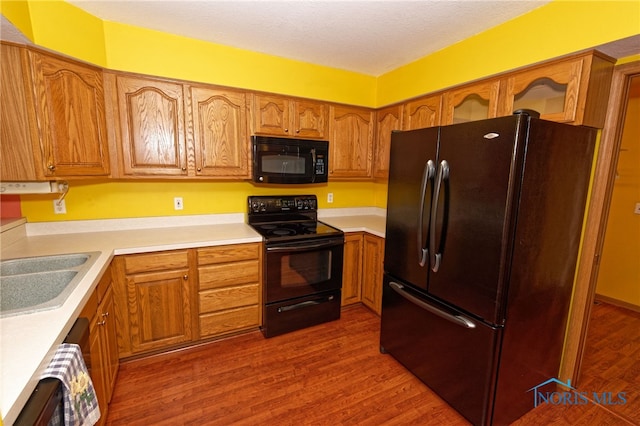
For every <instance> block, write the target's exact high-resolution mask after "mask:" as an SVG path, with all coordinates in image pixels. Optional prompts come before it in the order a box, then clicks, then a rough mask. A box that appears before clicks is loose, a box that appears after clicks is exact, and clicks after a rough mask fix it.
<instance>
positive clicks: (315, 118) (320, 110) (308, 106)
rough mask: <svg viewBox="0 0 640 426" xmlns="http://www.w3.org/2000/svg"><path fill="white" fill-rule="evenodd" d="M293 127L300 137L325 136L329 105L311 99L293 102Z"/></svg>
mask: <svg viewBox="0 0 640 426" xmlns="http://www.w3.org/2000/svg"><path fill="white" fill-rule="evenodd" d="M292 117H293V123H292V126H293V129H294V131H295V136H297V137H301V138H315V139H324V138H326V136H327V124H328V121H329V107H328V105H327V104H323V103H320V102H312V101H295V102H293V114H292Z"/></svg>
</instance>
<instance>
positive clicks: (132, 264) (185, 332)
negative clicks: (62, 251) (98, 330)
mask: <svg viewBox="0 0 640 426" xmlns="http://www.w3.org/2000/svg"><path fill="white" fill-rule="evenodd" d="M113 264H114V280H115V286H114V293H115V297H116V301H117V302H116V303H117V319H118V348H119V356H120V358H128V357H132V356H137V355H141V354H146V353H152V352H161V351H163V350H167V349H171V348H176V347H180V346H185V345H189V344H192V343H193V342H197V341H198V340H200V339H208V338H212V337H217V336H220V335H224V334H229V333H232V332H238V331H242V330H248V329H251V328H257V327H258V326H259V325H260V318H261V312H260V306H261V305H260V298H261V296H260V295H261V282H262V244H261V243H249V244H232V245H221V246H214V247H204V248H199V249H186V250H171V251H164V252H156V253H144V254H134V255H126V256H117V257H116V258H115V259H114V263H113Z"/></svg>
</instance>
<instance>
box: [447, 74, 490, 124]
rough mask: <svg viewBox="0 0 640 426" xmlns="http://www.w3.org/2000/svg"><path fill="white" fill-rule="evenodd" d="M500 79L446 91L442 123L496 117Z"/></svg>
mask: <svg viewBox="0 0 640 426" xmlns="http://www.w3.org/2000/svg"><path fill="white" fill-rule="evenodd" d="M499 91H500V80H488V81H481V82H478V83H474V84H471V85H466V86H462V87H459V88H456V89H452V90H448V91H447V92H445V94H444V95H443V96H444V101H443V107H442V109H443V112H442V114H443V117H442V121H443V122H442V124H444V125H447V124H457V123H465V122H468V121H476V120H484V119H487V118H494V117H497V115H498V95H499Z"/></svg>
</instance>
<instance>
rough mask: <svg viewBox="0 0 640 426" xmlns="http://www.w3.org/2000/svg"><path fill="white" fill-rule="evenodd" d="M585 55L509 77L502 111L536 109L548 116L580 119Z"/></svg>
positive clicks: (569, 120)
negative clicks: (579, 95) (579, 110)
mask: <svg viewBox="0 0 640 426" xmlns="http://www.w3.org/2000/svg"><path fill="white" fill-rule="evenodd" d="M581 73H582V59H577V60H574V61H571V62H563V63H559V64H554V65H551V66H547V67H544V68H537V69H532V70H530V71H526V72H520V73H518V74H516V75H513V76H511V77H509V78H507V79H506V81H505V84H504V87H503V88H504V97H503V102H502V108H501V112H500V115H510V114H512V113H513V111H517V110H519V109H532V110H535V111H537V112H539V113H540V118H543V119H545V120H552V121H559V122H565V123H567V122H572V121H574V120H575V119H576V112H577V100H578V92H579V87H580V76H581Z"/></svg>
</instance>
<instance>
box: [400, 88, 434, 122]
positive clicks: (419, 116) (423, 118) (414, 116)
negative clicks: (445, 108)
mask: <svg viewBox="0 0 640 426" xmlns="http://www.w3.org/2000/svg"><path fill="white" fill-rule="evenodd" d="M441 108H442V95H435V96H426V97H423V98H419V99H415V100H413V101H410V102H407V103H405V104H404V114H403V117H402V129H403V130H414V129H424V128H425V127H434V126H438V125H440V110H441Z"/></svg>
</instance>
